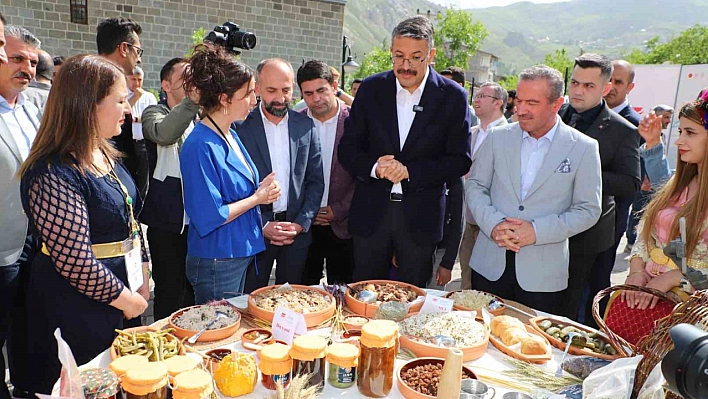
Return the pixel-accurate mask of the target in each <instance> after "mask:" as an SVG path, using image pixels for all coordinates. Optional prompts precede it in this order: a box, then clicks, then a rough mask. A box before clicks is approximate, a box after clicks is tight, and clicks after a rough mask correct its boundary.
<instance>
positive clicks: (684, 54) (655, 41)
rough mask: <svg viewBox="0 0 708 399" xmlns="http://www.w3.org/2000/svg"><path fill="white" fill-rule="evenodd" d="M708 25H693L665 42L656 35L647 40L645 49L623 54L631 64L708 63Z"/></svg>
mask: <svg viewBox="0 0 708 399" xmlns="http://www.w3.org/2000/svg"><path fill="white" fill-rule="evenodd" d="M706 48H708V26H703V25H694V26H692V27H690V28H688V29H686V30H685V31H683V32H681V33H680V34H679V35H678V36H677V37H674V38H673V39H671V40H669V41H668V42H666V43H660V42H659V37H658V36H656V37H654V38H652V39H650V40H648V41H647V44H646V51H641V50H634V51H632V52H631V53H629V54H625V58H626V60H627V61H629V62H631V63H633V64H663V63H664V62H669V63H671V64H681V65H690V64H706V63H708V51H706Z"/></svg>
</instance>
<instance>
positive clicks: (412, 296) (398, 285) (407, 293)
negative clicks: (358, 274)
mask: <svg viewBox="0 0 708 399" xmlns="http://www.w3.org/2000/svg"><path fill="white" fill-rule="evenodd" d="M351 288H352V289H351V290H347V294H346V295H345V296H344V301H345V302H346V304H347V308H349V310H351V311H352V312H353V313H355V314H358V315H361V316H366V317H369V318H373V317H374V316H375V315H376V311H377V310H378V309H379V305H381V304H382V303H384V302H401V303H403V304H406V306H408V313H409V314H410V313H413V312H418V311H420V309H421V308H422V307H423V302H424V299H422V298H421V299H419V298H420V297H423V298H425V295H426V293H425V291H423V290H422V289H420V288H418V287H416V286H415V285H412V284H407V283H402V282H400V281H390V280H367V281H361V282H358V283H354V284H351ZM361 291H371V292H374V293H375V294H376V295H377V298H376V299H377V300H376V302H375V303H366V302H362V301H360V300H358V299H356V296H357V294H358V293H359V292H361Z"/></svg>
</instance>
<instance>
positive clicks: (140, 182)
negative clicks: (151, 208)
mask: <svg viewBox="0 0 708 399" xmlns="http://www.w3.org/2000/svg"><path fill="white" fill-rule="evenodd" d="M133 147H134V148H135V159H134V160H133V162H134V163H133V164H134V165H135V166H134V170H132V171H130V174H131V175H132V176H133V180H135V184H136V185H137V186H138V190H139V191H140V198H142V199H145V196H146V195H147V191H148V185H149V182H150V162H149V161H148V154H147V148H146V147H145V140H133Z"/></svg>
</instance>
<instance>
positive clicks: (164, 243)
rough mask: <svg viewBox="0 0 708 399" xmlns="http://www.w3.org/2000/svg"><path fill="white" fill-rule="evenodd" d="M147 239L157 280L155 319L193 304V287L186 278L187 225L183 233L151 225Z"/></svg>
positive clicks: (154, 278) (153, 273) (153, 271)
mask: <svg viewBox="0 0 708 399" xmlns="http://www.w3.org/2000/svg"><path fill="white" fill-rule="evenodd" d="M147 241H148V244H149V245H150V255H151V256H152V279H153V280H154V281H155V300H154V314H155V320H161V319H163V318H165V317H168V316H169V315H171V314H172V312H175V311H177V310H178V309H181V308H185V307H187V306H192V305H194V290H192V285H191V284H190V283H189V281H187V271H186V267H187V226H185V227H184V231H183V232H182V234H179V233H173V232H170V231H166V230H162V229H160V228H159V227H149V228H148V231H147Z"/></svg>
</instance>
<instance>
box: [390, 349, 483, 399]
mask: <svg viewBox="0 0 708 399" xmlns="http://www.w3.org/2000/svg"><path fill="white" fill-rule="evenodd" d="M444 365H445V359H441V358H437V357H421V358H417V359H413V360H410V361H408V362H407V363H405V364H404V365H403V366H401V368H399V369H398V373H396V379H397V385H398V390H399V391H401V394H402V395H403V397H405V398H407V399H428V398H430V399H433V398H436V397H437V395H438V384H439V383H440V375H441V374H442V369H443V366H444ZM460 378H461V379H467V378H470V379H475V380H476V379H477V376H476V375H475V374H474V372H473V371H472V370H471V369H470V368H469V367H466V366H465V365H462V373H461V374H460Z"/></svg>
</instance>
